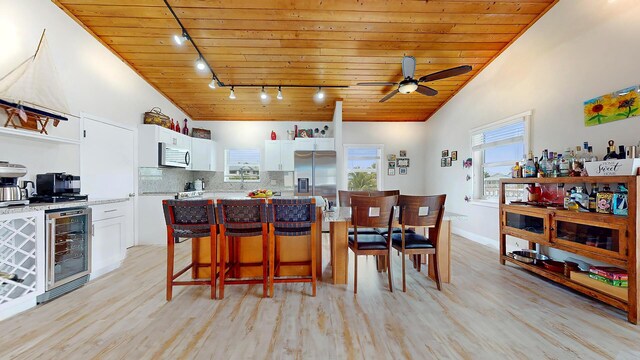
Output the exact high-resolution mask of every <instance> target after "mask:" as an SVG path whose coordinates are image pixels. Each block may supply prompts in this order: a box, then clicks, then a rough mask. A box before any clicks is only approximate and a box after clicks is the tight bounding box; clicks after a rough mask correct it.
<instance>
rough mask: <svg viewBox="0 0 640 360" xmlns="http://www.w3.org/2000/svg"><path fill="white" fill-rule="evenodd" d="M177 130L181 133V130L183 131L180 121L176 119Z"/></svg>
mask: <svg viewBox="0 0 640 360" xmlns="http://www.w3.org/2000/svg"><path fill="white" fill-rule="evenodd" d="M175 130H176V132H178V133H179V132H181V131H180V121H176V129H175Z"/></svg>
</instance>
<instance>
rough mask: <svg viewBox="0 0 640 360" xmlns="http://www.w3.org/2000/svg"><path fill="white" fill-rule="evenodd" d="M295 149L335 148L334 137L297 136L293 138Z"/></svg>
mask: <svg viewBox="0 0 640 360" xmlns="http://www.w3.org/2000/svg"><path fill="white" fill-rule="evenodd" d="M295 147H296V150H306V151H320V150H335V139H334V138H297V139H296V140H295Z"/></svg>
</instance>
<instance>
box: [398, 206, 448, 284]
mask: <svg viewBox="0 0 640 360" xmlns="http://www.w3.org/2000/svg"><path fill="white" fill-rule="evenodd" d="M446 199H447V195H435V196H408V195H400V197H399V199H398V206H399V207H400V218H399V221H400V225H401V229H402V231H401V233H399V234H393V235H392V244H393V248H394V249H396V250H398V251H400V252H401V253H402V291H405V292H406V291H407V281H406V275H405V271H406V270H405V257H406V256H405V255H412V256H415V257H417V260H416V262H417V266H418V271H420V263H421V259H420V257H421V256H422V255H425V256H426V255H432V256H430V257H429V261H433V269H434V275H435V277H436V286H437V287H438V290H441V288H440V273H439V268H438V257H437V256H435V254H436V252H437V251H438V235H439V234H440V226H441V224H442V218H443V216H444V203H445V201H446ZM407 226H411V227H426V228H428V229H429V232H428V234H429V236H428V237H425V236H423V235H421V234H418V233H415V232H408V231H406V230H407V229H406V227H407Z"/></svg>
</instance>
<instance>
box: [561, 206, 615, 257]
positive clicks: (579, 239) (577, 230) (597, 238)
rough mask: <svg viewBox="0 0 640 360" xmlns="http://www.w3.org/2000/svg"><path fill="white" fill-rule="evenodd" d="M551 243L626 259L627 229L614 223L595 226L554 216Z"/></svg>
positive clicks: (587, 222) (569, 218) (583, 221)
mask: <svg viewBox="0 0 640 360" xmlns="http://www.w3.org/2000/svg"><path fill="white" fill-rule="evenodd" d="M612 220H613V219H612ZM551 241H552V242H555V243H558V244H562V245H569V246H571V247H574V248H576V249H581V250H584V251H589V252H593V253H600V254H603V255H606V256H615V257H618V258H626V250H627V249H626V244H627V229H626V225H625V224H623V223H617V222H616V221H611V222H610V223H603V222H598V223H597V224H596V223H590V222H589V221H585V220H583V219H575V218H571V217H564V216H554V218H553V225H552V240H551Z"/></svg>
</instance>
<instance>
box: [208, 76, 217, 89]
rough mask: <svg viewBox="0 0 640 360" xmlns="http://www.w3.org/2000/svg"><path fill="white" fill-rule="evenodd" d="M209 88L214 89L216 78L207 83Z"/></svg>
mask: <svg viewBox="0 0 640 360" xmlns="http://www.w3.org/2000/svg"><path fill="white" fill-rule="evenodd" d="M209 87H210V88H211V89H215V88H216V78H215V77H214V78H213V79H211V82H210V83H209Z"/></svg>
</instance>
